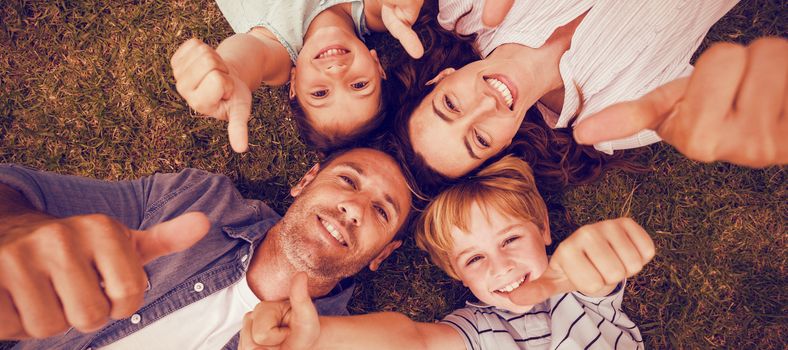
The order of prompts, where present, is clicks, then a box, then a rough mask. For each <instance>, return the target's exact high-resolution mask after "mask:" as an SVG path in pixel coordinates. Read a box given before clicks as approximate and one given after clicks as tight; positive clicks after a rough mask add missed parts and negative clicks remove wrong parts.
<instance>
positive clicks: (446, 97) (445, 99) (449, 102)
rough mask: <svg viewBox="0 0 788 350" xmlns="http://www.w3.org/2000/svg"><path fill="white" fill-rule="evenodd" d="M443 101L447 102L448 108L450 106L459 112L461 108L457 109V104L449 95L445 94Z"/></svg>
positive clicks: (451, 109)
mask: <svg viewBox="0 0 788 350" xmlns="http://www.w3.org/2000/svg"><path fill="white" fill-rule="evenodd" d="M443 102H444V103H445V104H446V108H448V109H449V110H450V111H453V112H459V111H460V110H459V109H457V106H455V105H454V103H453V102H451V99H450V98H449V96H446V95H444V96H443Z"/></svg>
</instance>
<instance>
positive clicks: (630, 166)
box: [387, 3, 646, 197]
mask: <svg viewBox="0 0 788 350" xmlns="http://www.w3.org/2000/svg"><path fill="white" fill-rule="evenodd" d="M425 5H426V3H425ZM422 17H424V16H422ZM417 25H419V28H418V30H417V31H418V32H419V34H420V35H419V36H420V37H422V38H425V39H427V40H425V42H427V43H429V44H430V45H429V49H427V50H425V54H424V57H423V58H422V59H421V60H419V61H410V62H407V61H406V62H402V63H399V64H395V65H392V66H391V67H392V71H391V72H390V74H389V77H391V78H390V79H389V80H391V82H390V84H391V86H392V87H393V88H391V89H390V90H391V91H392V92H396V93H397V94H396V95H390V96H388V98H387V99H388V105H389V106H396V107H397V110H396V111H394V112H393V116H391V117H389V119H390V120H391V121H390V130H392V134H393V135H392V136H393V137H394V139H395V141H396V145H397V147H398V149H397V152H396V154H397V156H398V158H399V159H400V161H404V162H406V163H407V164H408V167H410V168H411V172H412V173H413V174H414V176H415V178H417V179H418V181H419V188H420V190H421V193H422V195H423V196H425V197H431V196H434V195H436V194H437V193H438V192H440V190H441V189H442V188H445V187H446V186H448V185H451V184H452V183H453V182H455V181H456V180H457V179H451V178H449V177H446V176H444V175H442V174H440V173H438V172H437V171H436V170H435V169H433V168H432V167H430V166H429V164H427V162H426V161H425V160H424V158H423V157H422V156H421V155H419V154H418V153H417V152H416V151H415V150H414V149H413V146H412V144H411V140H410V133H409V128H408V125H409V120H410V117H411V116H412V114H413V111H414V110H415V109H416V107H418V105H419V104H420V103H421V102H422V100H424V98H425V97H426V96H427V95H428V94H429V93H430V92H432V90H433V89H434V85H429V86H425V84H426V82H427V81H429V80H430V79H432V78H433V77H434V76H436V75H437V74H438V73H439V72H440V71H442V70H443V69H445V68H449V67H451V68H461V67H462V66H464V65H466V64H468V63H471V62H473V61H478V60H479V59H481V56H480V55H479V54H478V51H477V50H476V48H475V46H474V45H473V39H474V37H473V36H462V35H460V34H457V33H455V32H452V31H447V30H445V29H443V28H442V27H441V26H440V25H439V24H438V23H437V20H436V19H435V16H432V17H431V18H420V20H419V21H418V22H417ZM416 27H417V26H416V25H414V28H416ZM510 153H512V154H515V155H517V156H518V157H520V158H522V159H524V160H525V161H527V162H528V163H529V164H530V165H531V167H532V169H533V172H534V174H535V176H536V179H537V184H538V185H539V188H540V189H542V191H546V192H555V191H560V190H562V189H563V188H565V187H566V186H569V185H577V184H585V183H589V182H592V181H594V180H596V179H597V178H599V176H600V175H601V174H602V173H603V172H604V171H605V170H607V169H612V168H621V169H624V170H627V171H645V169H646V168H645V167H644V166H642V165H639V164H637V163H636V162H634V158H635V155H636V153H634V152H627V153H622V152H617V153H616V154H614V155H606V154H603V153H600V152H598V151H596V150H595V149H594V148H593V147H590V146H583V145H579V144H577V143H576V142H575V140H574V137H573V136H572V130H571V128H562V129H552V128H550V127H549V126H548V125H547V124H546V123H545V121H544V119H543V118H542V115H541V113H540V112H539V110H538V109H537V108H536V106H532V107H531V108H530V109H528V111H527V112H526V115H525V118H524V119H523V123H522V124H521V125H520V128H519V130H518V131H517V133H516V134H515V136H514V138H513V140H512V143H511V145H509V147H508V148H507V149H505V150H504V151H502V152H501V153H499V154H498V155H497V156H494V157H492V158H491V159H488V160H487V161H486V162H485V163H483V164H482V165H481V166H480V167H479V168H482V167H484V166H486V165H488V164H491V163H493V162H495V161H496V160H498V159H500V158H501V157H503V156H504V155H506V154H510ZM470 174H473V171H471V172H470Z"/></svg>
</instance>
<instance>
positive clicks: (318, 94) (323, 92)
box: [309, 90, 328, 98]
mask: <svg viewBox="0 0 788 350" xmlns="http://www.w3.org/2000/svg"><path fill="white" fill-rule="evenodd" d="M309 94H310V95H312V96H314V97H317V98H321V97H326V95H328V90H317V91H314V92H310V93H309Z"/></svg>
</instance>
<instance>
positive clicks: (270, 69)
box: [216, 28, 292, 91]
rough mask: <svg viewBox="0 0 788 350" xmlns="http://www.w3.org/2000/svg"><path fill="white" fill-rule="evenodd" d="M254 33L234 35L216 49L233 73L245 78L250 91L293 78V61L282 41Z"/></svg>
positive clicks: (242, 78) (282, 82) (255, 30)
mask: <svg viewBox="0 0 788 350" xmlns="http://www.w3.org/2000/svg"><path fill="white" fill-rule="evenodd" d="M261 30H264V29H262V28H260V29H257V28H255V29H252V32H249V33H244V34H235V35H233V36H231V37H229V38H227V39H224V41H222V43H221V44H219V47H217V48H216V52H217V53H218V54H219V56H221V57H222V59H223V60H224V62H225V63H226V64H227V66H228V67H227V68H228V69H230V72H231V73H232V74H235V75H236V76H237V77H238V78H240V79H241V80H243V81H244V83H246V85H247V86H248V87H249V90H250V91H254V90H256V89H257V88H259V87H260V86H261V85H262V84H263V83H265V84H267V85H282V84H284V83H286V82H287V81H288V80H289V79H290V68H292V62H291V61H290V55H289V54H288V53H287V50H286V49H285V48H284V46H282V44H281V43H279V41H276V40H274V39H272V38H269V37H267V36H266V35H264V34H261V33H260V32H259V31H261Z"/></svg>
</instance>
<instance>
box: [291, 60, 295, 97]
mask: <svg viewBox="0 0 788 350" xmlns="http://www.w3.org/2000/svg"><path fill="white" fill-rule="evenodd" d="M295 75H296V72H295V67H293V68H290V99H291V100H294V99H295V98H296V93H295Z"/></svg>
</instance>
